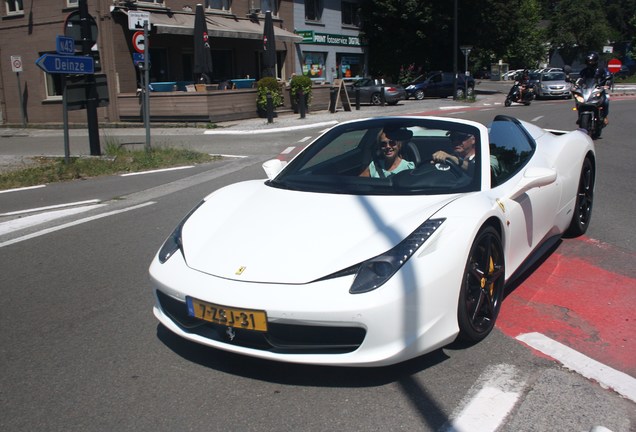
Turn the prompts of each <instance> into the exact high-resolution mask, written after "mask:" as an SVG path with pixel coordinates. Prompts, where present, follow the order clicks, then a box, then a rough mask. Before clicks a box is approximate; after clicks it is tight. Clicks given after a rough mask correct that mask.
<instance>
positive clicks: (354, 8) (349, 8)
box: [342, 1, 360, 27]
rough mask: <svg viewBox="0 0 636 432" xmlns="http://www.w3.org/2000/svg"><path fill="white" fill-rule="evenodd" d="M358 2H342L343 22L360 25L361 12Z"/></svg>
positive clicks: (344, 23)
mask: <svg viewBox="0 0 636 432" xmlns="http://www.w3.org/2000/svg"><path fill="white" fill-rule="evenodd" d="M358 11H359V5H358V3H352V2H348V1H343V2H342V24H343V25H350V26H356V27H360V14H359V13H358Z"/></svg>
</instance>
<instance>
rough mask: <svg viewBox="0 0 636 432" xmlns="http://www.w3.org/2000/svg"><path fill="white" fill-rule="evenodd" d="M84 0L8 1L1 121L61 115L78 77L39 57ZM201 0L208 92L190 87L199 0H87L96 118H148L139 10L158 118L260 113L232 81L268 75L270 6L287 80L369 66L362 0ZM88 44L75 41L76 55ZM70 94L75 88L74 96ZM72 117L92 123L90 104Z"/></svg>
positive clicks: (1, 28)
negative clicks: (145, 22)
mask: <svg viewBox="0 0 636 432" xmlns="http://www.w3.org/2000/svg"><path fill="white" fill-rule="evenodd" d="M80 1H83V0H37V1H36V0H4V3H5V8H4V10H2V11H0V13H1V16H0V123H2V124H19V123H21V122H22V121H25V122H27V123H33V124H38V123H60V122H62V113H63V109H62V99H63V98H62V89H63V88H64V87H65V86H66V88H67V89H70V88H72V86H73V85H74V82H75V81H77V80H78V77H74V78H73V79H71V77H69V78H68V79H66V83H65V84H64V85H63V81H64V79H63V77H64V76H63V75H61V74H49V73H45V72H43V71H42V70H41V69H40V68H39V67H38V66H37V65H36V61H37V60H38V59H40V58H41V56H42V55H43V54H46V53H48V54H54V55H56V51H57V49H58V47H56V39H57V38H56V37H57V36H58V35H60V36H69V37H72V38H73V39H78V38H79V36H78V35H80V27H81V24H80V21H79V14H78V12H79V6H80ZM197 1H198V2H200V3H202V4H203V6H204V8H205V12H206V21H207V27H208V34H209V36H210V45H211V50H212V58H213V65H214V68H213V72H212V74H211V77H210V78H211V79H210V84H209V85H208V86H206V88H205V92H204V93H200V92H195V93H196V94H193V93H190V92H189V91H187V90H192V88H193V86H192V85H191V84H192V83H193V82H194V80H195V76H194V73H193V62H194V55H193V51H194V42H193V29H194V14H195V12H194V9H195V7H196V3H192V2H188V1H184V0H86V3H87V5H88V13H89V15H90V17H91V19H90V21H91V22H90V26H91V34H92V35H94V39H95V43H94V44H92V45H91V46H90V54H91V56H92V57H94V58H95V73H96V75H95V76H96V78H97V80H98V82H99V83H100V85H99V86H98V88H99V89H100V92H99V94H100V98H101V99H102V101H101V102H102V103H100V105H103V106H100V107H99V108H98V109H97V116H98V122H100V123H109V122H110V123H112V122H120V121H127V120H133V121H138V120H140V118H141V116H140V112H139V111H140V100H141V98H139V97H137V94H138V93H137V91H138V89H139V87H140V86H141V81H140V79H141V77H142V76H143V72H141V71H140V68H139V67H138V66H139V60H140V57H139V53H138V52H137V48H139V47H138V46H137V43H136V42H139V40H138V39H136V42H133V35H134V34H135V32H137V31H139V30H141V29H139V28H137V29H131V24H132V22H131V18H130V16H133V17H135V16H137V15H138V13H142V14H147V16H148V17H149V21H150V24H151V27H150V31H149V33H148V41H147V43H148V44H149V50H148V51H149V54H150V57H149V59H150V64H151V68H150V71H149V74H150V80H149V82H150V83H151V85H152V84H155V85H154V86H153V89H155V90H158V91H152V92H151V93H150V115H151V119H152V120H153V121H161V120H179V119H183V120H199V121H218V120H224V119H232V118H248V117H253V116H255V115H256V110H255V99H256V98H255V95H254V92H255V90H254V89H252V88H246V89H238V90H234V91H231V92H230V91H228V90H224V89H225V88H226V86H227V85H229V86H230V87H231V83H232V80H237V79H247V78H249V79H253V80H258V79H259V78H260V77H261V63H262V56H263V22H264V16H265V14H264V12H265V11H266V10H271V11H272V16H273V18H274V27H275V35H276V58H277V72H276V73H277V77H278V78H279V79H280V80H282V81H286V80H288V79H289V78H290V77H291V75H292V73H297V74H300V73H306V74H308V75H310V76H311V77H312V78H319V80H320V81H322V82H331V81H332V80H333V79H334V78H337V77H340V76H342V77H344V76H349V75H352V72H351V71H350V72H347V70H348V69H351V70H355V73H354V74H353V76H355V75H361V74H362V73H363V71H364V67H363V65H364V64H365V63H366V60H365V57H364V54H363V47H362V45H361V44H360V43H359V37H358V36H359V28H358V23H357V21H355V20H356V19H357V18H356V14H355V11H356V10H357V6H356V5H357V0H354V1H340V0H307V1H301V0H197ZM131 12H133V13H132V14H131ZM144 16H145V15H144ZM295 30H298V34H296V33H295ZM79 39H81V38H79ZM80 42H81V41H78V42H76V44H75V48H76V51H77V52H78V55H81V49H82V44H81V43H80ZM321 60H324V61H323V63H322V66H321V75H320V76H316V74H315V72H316V71H317V70H318V69H317V67H318V66H317V61H321ZM312 73H313V74H312ZM79 78H80V81H81V80H83V79H84V78H83V77H79ZM158 83H163V84H158ZM164 90H168V91H164ZM68 94H69V93H67V95H68ZM74 94H76V93H74ZM69 100H71V96H67V101H69ZM105 100H107V101H108V102H107V103H106V102H105ZM21 101H22V104H21V103H20V102H21ZM21 107H23V109H21ZM71 107H72V105H71ZM76 107H77V106H76ZM79 107H80V108H81V106H79ZM68 121H69V122H70V123H85V122H86V111H85V110H84V109H76V110H69V111H68Z"/></svg>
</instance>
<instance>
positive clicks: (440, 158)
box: [431, 150, 459, 164]
mask: <svg viewBox="0 0 636 432" xmlns="http://www.w3.org/2000/svg"><path fill="white" fill-rule="evenodd" d="M432 157H433V160H432V161H431V163H434V162H446V160H447V159H450V160H451V161H452V162H455V164H459V158H458V157H457V156H453V155H450V154H448V153H446V152H445V151H443V150H438V151H436V152H435V153H433V156H432Z"/></svg>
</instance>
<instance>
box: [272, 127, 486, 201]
mask: <svg viewBox="0 0 636 432" xmlns="http://www.w3.org/2000/svg"><path fill="white" fill-rule="evenodd" d="M480 142H481V137H480V131H479V129H477V128H476V127H474V126H471V125H466V124H462V123H459V122H451V121H444V120H439V119H425V118H414V117H407V118H405V117H401V118H385V117H383V118H374V119H368V120H361V121H355V122H349V123H343V124H342V125H339V126H336V127H334V128H333V129H331V130H329V131H328V132H326V133H325V134H324V135H322V136H321V137H320V138H318V139H317V140H316V141H315V142H314V143H312V144H311V145H309V146H308V147H307V148H306V149H305V150H304V151H303V152H301V153H300V154H299V155H298V156H297V157H296V158H294V159H293V160H292V161H291V162H290V163H289V164H288V165H287V166H286V167H285V168H284V169H283V170H282V171H281V172H280V173H279V174H278V175H277V176H276V177H275V178H274V179H272V180H270V181H268V185H270V186H272V187H277V188H285V189H293V190H300V191H306V192H318V193H344V194H354V195H409V194H419V195H427V194H451V193H458V192H467V191H474V190H478V189H479V185H480V176H479V173H480V166H481V163H480V153H479V148H480ZM461 145H464V146H466V147H467V148H470V147H472V146H473V145H474V149H475V152H476V153H475V154H474V155H472V156H467V157H465V158H462V159H459V158H458V157H454V158H450V159H451V160H450V161H448V162H446V163H442V162H435V161H433V153H436V152H440V151H443V152H445V154H447V155H456V153H455V151H456V149H457V148H458V146H459V148H461ZM389 147H390V148H391V149H389ZM393 152H395V153H394V154H396V155H398V156H399V158H401V159H402V160H401V161H400V159H391V158H390V155H391V154H393ZM445 154H441V153H438V157H439V156H440V155H442V157H446V155H445ZM457 155H459V154H457ZM385 158H386V159H385ZM387 160H396V161H397V162H398V163H397V164H390V163H389V164H388V165H387ZM460 160H461V161H462V162H461V166H459V165H458V162H459V161H460ZM388 167H390V169H388Z"/></svg>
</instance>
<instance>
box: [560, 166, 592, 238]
mask: <svg viewBox="0 0 636 432" xmlns="http://www.w3.org/2000/svg"><path fill="white" fill-rule="evenodd" d="M594 182H595V172H594V165H593V164H592V161H591V160H590V158H588V157H586V158H585V160H584V161H583V167H582V168H581V177H580V179H579V187H578V189H577V191H576V203H575V204H574V214H573V215H572V221H571V222H570V226H569V227H568V229H567V230H566V231H565V236H566V237H578V236H581V235H583V234H585V231H587V227H588V226H590V221H591V220H592V205H593V204H594Z"/></svg>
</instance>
